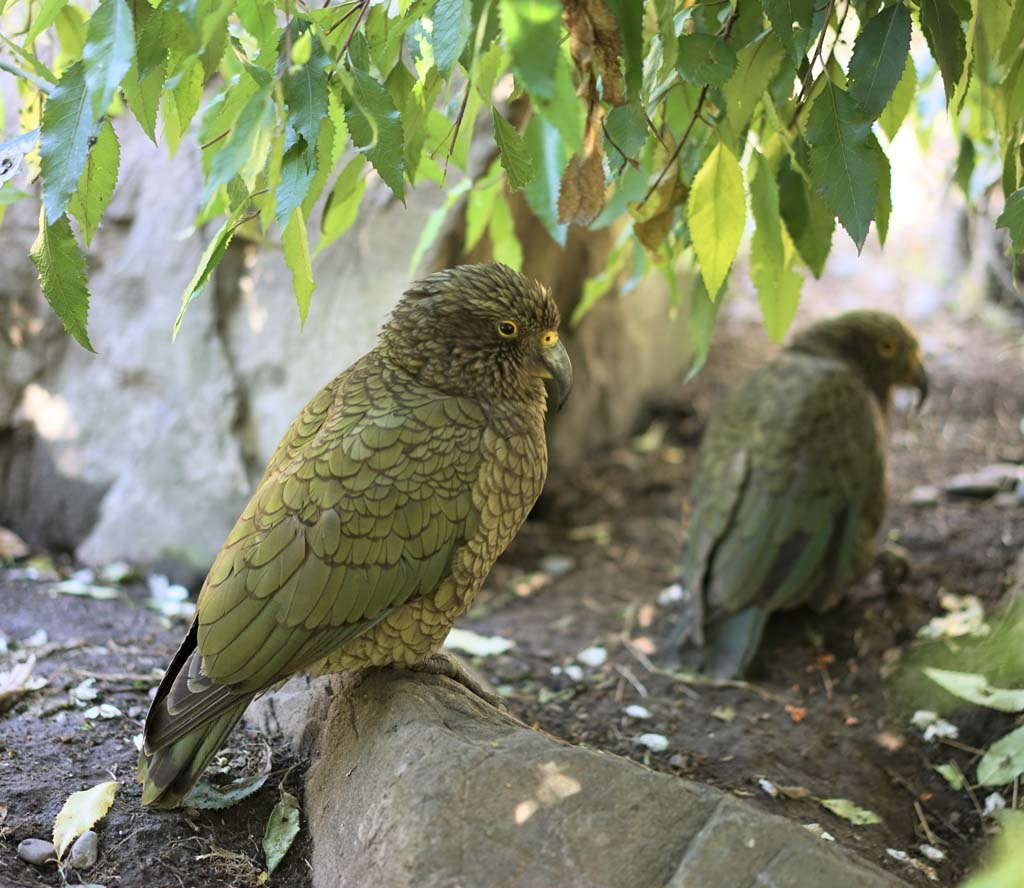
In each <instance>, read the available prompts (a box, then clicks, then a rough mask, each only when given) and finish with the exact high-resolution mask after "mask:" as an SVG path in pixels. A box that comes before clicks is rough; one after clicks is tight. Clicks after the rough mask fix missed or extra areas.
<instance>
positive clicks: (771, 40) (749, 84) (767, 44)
mask: <svg viewBox="0 0 1024 888" xmlns="http://www.w3.org/2000/svg"><path fill="white" fill-rule="evenodd" d="M785 57H786V51H785V49H783V47H782V44H781V43H780V42H779V39H778V38H777V37H776V36H775V32H774V31H767V32H766V33H764V34H763V35H761V36H760V37H758V38H757V39H756V40H754V41H753V42H752V43H751V44H750V45H749V46H745V47H743V49H741V50H740V51H739V52H738V53H737V55H736V73H735V75H733V76H732V77H730V78H729V80H728V81H727V82H726V84H725V86H723V87H722V96H723V98H724V99H725V114H726V116H725V124H726V126H727V127H728V128H729V131H730V132H731V134H732V136H731V139H732V141H733V142H737V140H738V139H739V138H740V134H741V133H742V132H743V129H744V128H745V127H746V125H747V124H748V123H749V122H750V119H751V117H752V116H753V113H754V108H755V107H756V106H757V103H758V102H760V101H761V97H762V96H763V95H764V92H765V90H767V89H768V86H769V84H770V83H771V81H772V80H773V79H774V77H775V75H776V74H777V73H778V71H779V66H780V65H781V64H782V60H783V59H784V58H785Z"/></svg>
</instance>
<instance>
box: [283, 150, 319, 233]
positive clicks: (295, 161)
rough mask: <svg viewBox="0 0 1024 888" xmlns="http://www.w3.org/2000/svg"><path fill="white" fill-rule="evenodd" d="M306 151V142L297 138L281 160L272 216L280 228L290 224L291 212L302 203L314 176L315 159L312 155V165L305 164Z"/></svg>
mask: <svg viewBox="0 0 1024 888" xmlns="http://www.w3.org/2000/svg"><path fill="white" fill-rule="evenodd" d="M306 153H307V152H306V142H305V140H304V139H299V141H298V142H296V143H295V144H294V145H292V147H291V148H289V149H288V150H287V151H285V153H284V157H283V158H282V160H281V181H280V183H279V184H278V186H277V191H276V193H275V199H276V201H277V208H276V209H275V211H274V218H276V219H277V224H278V225H280V226H281V227H282V228H286V227H288V226H289V225H290V224H291V218H292V213H293V212H295V210H296V209H297V208H298V207H300V206H301V205H302V202H303V201H304V200H305V199H306V195H307V194H309V189H310V188H311V187H312V185H313V180H314V179H315V178H316V168H317V164H316V159H315V157H314V160H313V165H312V166H307V165H306Z"/></svg>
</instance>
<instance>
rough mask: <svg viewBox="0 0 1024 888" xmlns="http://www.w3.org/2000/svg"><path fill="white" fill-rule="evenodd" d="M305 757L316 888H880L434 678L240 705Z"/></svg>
mask: <svg viewBox="0 0 1024 888" xmlns="http://www.w3.org/2000/svg"><path fill="white" fill-rule="evenodd" d="M252 715H253V716H254V717H255V719H256V721H257V723H259V724H261V725H262V726H263V727H264V728H274V729H278V730H281V731H282V732H283V733H284V734H285V735H286V736H287V737H288V738H289V739H290V741H291V742H292V744H293V746H295V748H296V750H297V751H299V752H302V753H304V754H307V755H309V756H310V757H311V762H312V763H311V767H310V769H309V772H308V774H307V778H306V800H305V817H306V823H305V824H304V828H308V829H309V830H310V831H311V834H312V837H313V858H312V864H313V873H314V876H313V881H314V885H315V886H317V888H321V886H322V888H343V886H352V888H363V886H368V885H381V886H383V885H387V886H389V888H406V886H408V888H412V886H416V888H452V886H459V888H496V886H502V888H504V886H509V888H512V886H515V888H533V886H536V888H555V886H557V888H656V886H670V888H716V886H723V888H744V886H751V888H753V886H757V888H821V886H823V885H824V886H828V888H865V886H872V888H889V886H892V888H895V886H901V885H904V886H905V885H906V884H907V883H905V882H903V881H901V880H900V879H897V878H895V877H894V876H892V875H890V874H888V873H886V872H884V871H882V870H880V869H878V868H876V867H873V866H871V865H869V864H866V863H864V862H861V861H858V860H855V859H853V858H851V857H849V856H847V855H846V854H844V853H843V851H842V850H841V849H839V848H836V847H835V846H834V845H831V844H829V843H827V842H825V841H823V840H821V839H819V838H817V837H816V836H814V835H812V834H811V833H810V832H808V831H807V830H805V829H803V828H802V827H801V826H799V825H798V824H795V823H792V822H790V821H788V820H785V819H783V818H781V817H777V816H774V815H771V814H767V813H765V812H763V811H760V810H759V809H757V808H755V807H754V806H752V805H750V804H747V803H746V802H743V801H741V800H740V799H737V798H736V797H734V796H731V795H729V794H727V793H724V792H721V791H720V790H717V789H713V788H711V787H707V786H703V785H701V784H699V783H694V782H692V781H687V780H682V779H679V778H676V777H672V776H669V775H665V774H658V773H655V772H653V771H648V770H647V769H645V768H643V767H641V766H639V765H637V764H635V763H633V762H630V761H628V760H626V759H623V758H620V757H618V756H614V755H609V754H605V753H601V752H598V751H595V750H591V749H583V748H579V747H574V746H570V745H567V744H565V743H562V742H560V741H558V740H555V739H553V738H551V737H548V736H546V735H544V734H542V733H539V732H537V731H534V730H531V729H529V728H527V727H526V726H524V725H522V724H521V723H519V722H518V721H516V720H515V719H513V718H511V717H509V716H505V715H503V714H502V713H499V712H498V711H497V710H494V709H493V708H491V707H489V706H487V705H486V704H484V703H483V702H482V701H480V700H478V699H477V698H476V697H473V696H472V695H470V694H469V693H468V692H467V691H465V690H464V689H463V688H462V687H461V686H458V685H456V684H454V683H453V682H450V681H448V680H447V679H443V678H438V677H434V676H424V675H419V674H413V673H407V672H401V671H390V670H385V671H379V672H373V673H370V674H368V675H367V676H366V677H365V678H364V679H362V680H361V681H360V680H357V681H355V682H353V681H351V680H350V681H348V682H347V683H346V682H345V681H344V680H343V679H341V678H339V677H333V678H328V679H319V680H317V681H313V682H309V681H306V680H296V681H293V682H291V683H290V684H289V685H287V686H286V687H285V688H284V689H282V690H281V691H279V692H278V693H277V694H274V695H273V696H271V697H268V698H265V699H264V700H262V701H260V702H259V703H258V704H256V705H255V706H254V707H253V710H252Z"/></svg>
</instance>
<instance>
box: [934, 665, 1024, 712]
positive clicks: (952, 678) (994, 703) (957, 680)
mask: <svg viewBox="0 0 1024 888" xmlns="http://www.w3.org/2000/svg"><path fill="white" fill-rule="evenodd" d="M924 674H925V675H927V676H928V677H929V678H930V679H931V680H932V681H934V682H935V683H936V684H937V685H938V686H939V687H941V688H944V689H945V690H947V691H949V693H951V694H952V695H953V696H954V697H959V698H960V699H961V700H966V701H967V702H968V703H974V704H976V705H978V706H987V707H988V708H989V709H998V710H999V711H1000V712H1024V689H1021V690H1009V689H1007V688H996V687H993V686H992V685H991V684H990V683H989V680H988V679H987V678H985V676H984V675H979V674H977V673H975V672H952V671H950V670H948V669H935V668H933V667H926V668H925V670H924Z"/></svg>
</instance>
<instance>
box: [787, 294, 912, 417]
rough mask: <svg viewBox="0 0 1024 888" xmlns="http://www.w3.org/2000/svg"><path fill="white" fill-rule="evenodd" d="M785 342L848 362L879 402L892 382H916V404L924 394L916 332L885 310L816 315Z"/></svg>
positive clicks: (903, 384) (885, 397) (886, 397)
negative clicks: (814, 320) (818, 318)
mask: <svg viewBox="0 0 1024 888" xmlns="http://www.w3.org/2000/svg"><path fill="white" fill-rule="evenodd" d="M789 348H790V349H791V350H793V351H800V352H806V353H809V354H815V355H821V356H823V357H832V358H839V359H840V360H842V361H844V362H846V363H847V364H850V365H851V366H853V367H854V369H856V370H857V372H858V373H859V375H860V376H861V377H862V378H863V379H864V380H865V381H866V382H867V384H868V387H869V388H870V389H871V390H872V391H873V392H874V393H875V394H876V395H877V396H878V398H879V400H880V401H881V402H882V404H883V405H885V404H888V402H889V397H890V394H891V392H892V389H893V388H894V387H897V386H898V387H907V388H916V389H917V390H918V392H919V395H920V398H919V400H918V406H919V407H920V406H921V404H923V403H924V399H925V398H926V397H927V396H928V374H927V373H926V372H925V368H924V363H923V360H922V356H921V346H920V345H919V344H918V341H917V337H916V336H914V334H913V333H912V332H911V331H910V330H909V329H908V328H907V326H906V325H905V324H904V323H903V322H902V321H901V320H900V319H899V318H897V317H894V316H893V315H891V314H887V313H886V312H884V311H870V310H866V309H865V310H861V311H850V312H847V313H846V314H841V315H838V316H837V317H834V318H829V319H828V320H826V321H821V322H819V323H817V324H814V325H813V326H811V327H808V328H807V329H806V330H804V331H803V332H801V333H799V334H797V335H796V336H795V337H794V338H793V340H792V342H791V343H790V345H789Z"/></svg>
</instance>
